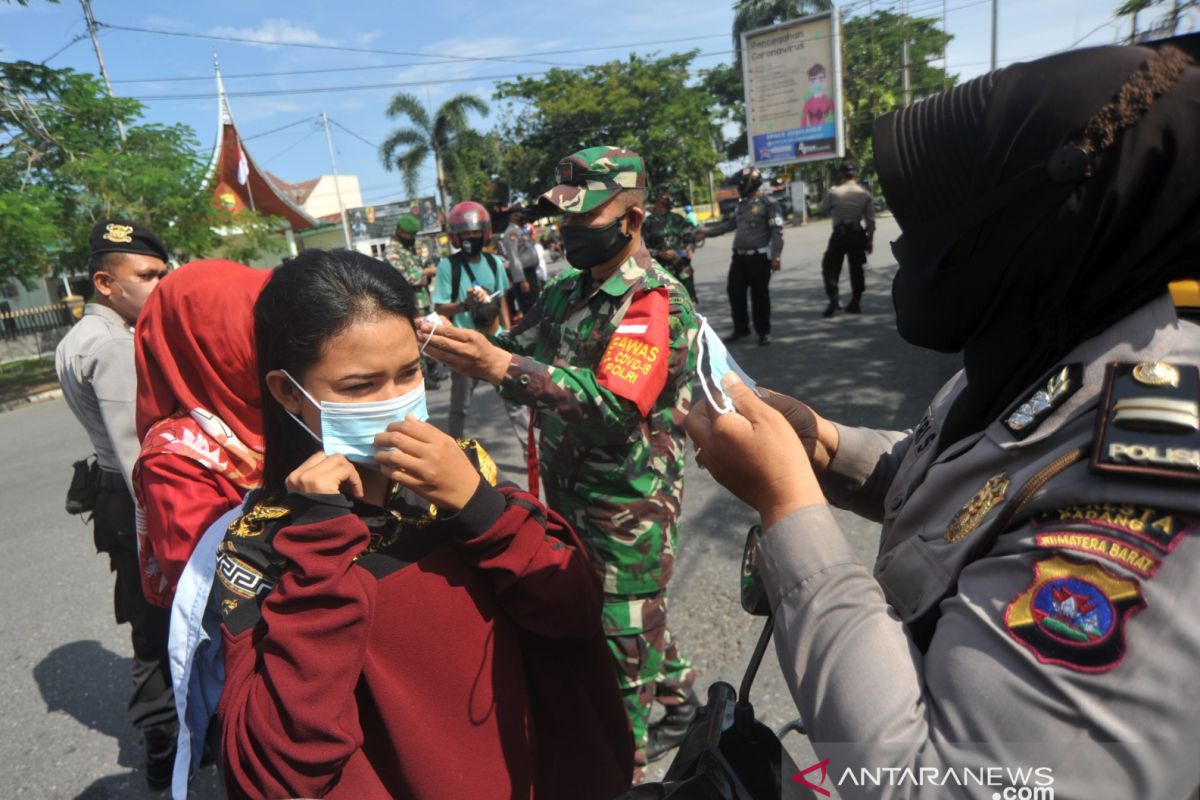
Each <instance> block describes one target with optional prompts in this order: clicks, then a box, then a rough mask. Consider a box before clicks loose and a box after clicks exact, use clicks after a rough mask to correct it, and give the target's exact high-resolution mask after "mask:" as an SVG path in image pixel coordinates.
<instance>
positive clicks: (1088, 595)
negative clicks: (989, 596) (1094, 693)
mask: <svg viewBox="0 0 1200 800" xmlns="http://www.w3.org/2000/svg"><path fill="white" fill-rule="evenodd" d="M1145 607H1146V601H1145V599H1144V598H1143V597H1142V591H1141V585H1140V584H1139V583H1138V581H1137V580H1136V579H1133V578H1122V577H1119V576H1117V575H1114V574H1113V573H1111V572H1109V571H1108V570H1107V569H1105V568H1104V567H1102V566H1100V565H1099V564H1096V563H1092V562H1082V561H1075V560H1073V559H1070V558H1066V557H1065V556H1061V555H1057V554H1055V555H1051V556H1047V557H1046V558H1042V559H1040V560H1038V561H1036V562H1035V563H1034V565H1033V580H1032V581H1031V582H1030V584H1029V586H1028V587H1026V588H1025V590H1024V591H1022V592H1021V593H1020V594H1018V595H1017V596H1016V597H1014V598H1013V599H1012V601H1011V602H1010V603H1009V604H1008V607H1007V608H1006V609H1005V612H1004V626H1005V628H1007V629H1008V632H1009V634H1010V635H1011V636H1012V637H1013V638H1014V639H1016V640H1017V641H1018V642H1020V643H1021V644H1022V645H1024V646H1025V647H1026V648H1027V649H1028V650H1029V651H1030V652H1031V653H1033V655H1034V657H1035V658H1037V660H1038V661H1039V662H1041V663H1043V664H1056V665H1059V666H1064V667H1067V668H1068V669H1072V670H1075V671H1077V672H1107V671H1108V670H1111V669H1113V668H1114V667H1116V666H1117V665H1118V664H1120V663H1121V661H1122V659H1124V657H1125V623H1126V622H1127V621H1128V620H1129V618H1130V617H1132V616H1133V615H1134V614H1136V613H1137V612H1139V611H1141V610H1142V609H1144V608H1145Z"/></svg>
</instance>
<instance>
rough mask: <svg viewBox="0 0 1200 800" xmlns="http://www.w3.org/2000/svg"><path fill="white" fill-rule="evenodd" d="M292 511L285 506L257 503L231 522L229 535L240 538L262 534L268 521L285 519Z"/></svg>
mask: <svg viewBox="0 0 1200 800" xmlns="http://www.w3.org/2000/svg"><path fill="white" fill-rule="evenodd" d="M291 513H292V512H291V510H290V509H288V508H284V507H283V506H265V505H256V506H254V508H252V509H250V510H249V511H247V512H246V513H245V514H243V515H242V516H240V517H238V518H237V519H235V520H234V521H233V522H231V523H230V524H229V535H230V536H236V537H237V538H239V539H251V538H253V537H255V536H261V535H262V532H263V531H264V530H265V529H266V525H267V523H268V522H271V521H273V520H277V519H283V518H284V517H286V516H287V515H289V514H291Z"/></svg>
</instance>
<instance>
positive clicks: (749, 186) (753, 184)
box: [738, 180, 762, 197]
mask: <svg viewBox="0 0 1200 800" xmlns="http://www.w3.org/2000/svg"><path fill="white" fill-rule="evenodd" d="M760 186H762V181H761V180H759V181H746V182H745V183H743V184H739V185H738V194H739V195H741V196H742V197H749V196H750V195H752V194H754V193H755V192H757V191H758V187H760Z"/></svg>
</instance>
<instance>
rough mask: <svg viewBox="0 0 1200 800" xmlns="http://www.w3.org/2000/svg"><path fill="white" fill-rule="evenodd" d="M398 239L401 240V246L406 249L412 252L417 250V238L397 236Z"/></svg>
mask: <svg viewBox="0 0 1200 800" xmlns="http://www.w3.org/2000/svg"><path fill="white" fill-rule="evenodd" d="M396 241H398V242H400V246H401V247H403V248H404V249H405V250H407V251H408V252H410V253H415V252H416V251H417V240H416V239H405V238H403V237H397V239H396Z"/></svg>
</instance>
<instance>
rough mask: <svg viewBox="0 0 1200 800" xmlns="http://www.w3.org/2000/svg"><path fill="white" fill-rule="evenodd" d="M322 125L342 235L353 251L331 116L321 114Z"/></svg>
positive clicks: (347, 245) (347, 246)
mask: <svg viewBox="0 0 1200 800" xmlns="http://www.w3.org/2000/svg"><path fill="white" fill-rule="evenodd" d="M321 123H322V124H323V125H324V126H325V144H327V145H329V167H330V169H332V170H333V189H334V191H335V192H336V193H337V201H338V213H340V214H341V215H342V234H343V235H344V236H345V237H346V249H347V250H353V249H354V245H353V244H352V243H351V242H350V220H349V219H347V218H346V206H345V205H343V204H342V182H341V180H340V179H339V178H338V174H337V159H336V158H334V156H333V134H331V133H330V132H329V115H328V114H326V113H325V112H324V111H322V112H321Z"/></svg>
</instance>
